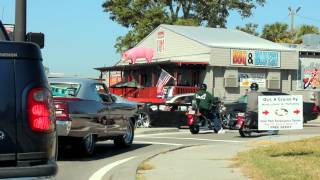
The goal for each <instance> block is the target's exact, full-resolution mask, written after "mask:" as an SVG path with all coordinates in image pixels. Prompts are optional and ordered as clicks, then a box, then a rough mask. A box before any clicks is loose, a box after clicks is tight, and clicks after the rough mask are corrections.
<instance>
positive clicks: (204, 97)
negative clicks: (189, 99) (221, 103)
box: [194, 84, 225, 134]
mask: <svg viewBox="0 0 320 180" xmlns="http://www.w3.org/2000/svg"><path fill="white" fill-rule="evenodd" d="M194 98H195V100H196V102H197V105H198V108H199V112H200V113H201V114H202V115H204V116H205V117H206V118H208V119H210V120H211V122H213V124H214V130H215V131H216V132H217V133H218V134H223V133H225V132H224V130H223V128H222V125H221V121H220V120H219V118H217V117H216V115H215V114H214V112H212V110H211V108H212V104H213V103H214V101H213V96H212V95H211V93H209V92H208V91H207V85H206V84H201V85H200V90H199V91H198V92H196V94H195V97H194Z"/></svg>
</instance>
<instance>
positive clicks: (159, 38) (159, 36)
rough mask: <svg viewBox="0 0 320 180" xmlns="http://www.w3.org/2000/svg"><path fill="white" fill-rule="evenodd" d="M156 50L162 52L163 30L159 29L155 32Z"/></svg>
mask: <svg viewBox="0 0 320 180" xmlns="http://www.w3.org/2000/svg"><path fill="white" fill-rule="evenodd" d="M157 52H158V53H164V31H159V32H158V34H157Z"/></svg>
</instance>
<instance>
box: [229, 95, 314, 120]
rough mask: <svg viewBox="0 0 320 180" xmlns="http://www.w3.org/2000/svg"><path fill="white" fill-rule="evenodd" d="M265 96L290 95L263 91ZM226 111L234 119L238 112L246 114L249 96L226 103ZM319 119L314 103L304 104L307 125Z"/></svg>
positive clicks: (304, 117)
mask: <svg viewBox="0 0 320 180" xmlns="http://www.w3.org/2000/svg"><path fill="white" fill-rule="evenodd" d="M261 93H262V94H263V95H265V96H277V95H289V94H287V93H283V92H276V91H263V92H261ZM224 106H225V107H226V111H227V114H228V116H230V118H232V117H234V115H235V113H236V112H245V111H246V106H247V96H246V95H243V96H241V97H240V98H239V99H238V100H237V101H235V102H229V103H224ZM317 117H318V107H317V106H316V105H315V104H314V103H312V102H305V101H304V102H303V119H304V122H305V123H306V122H307V121H310V120H314V119H316V118H317Z"/></svg>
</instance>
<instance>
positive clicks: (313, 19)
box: [296, 15, 320, 22]
mask: <svg viewBox="0 0 320 180" xmlns="http://www.w3.org/2000/svg"><path fill="white" fill-rule="evenodd" d="M296 16H298V17H300V18H302V19H307V20H310V21H315V22H320V19H316V18H310V17H305V16H300V15H296Z"/></svg>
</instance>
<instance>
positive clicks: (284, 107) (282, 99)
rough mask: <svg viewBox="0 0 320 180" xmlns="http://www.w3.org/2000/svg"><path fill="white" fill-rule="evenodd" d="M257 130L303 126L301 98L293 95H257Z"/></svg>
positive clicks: (300, 127) (298, 127)
mask: <svg viewBox="0 0 320 180" xmlns="http://www.w3.org/2000/svg"><path fill="white" fill-rule="evenodd" d="M258 107H259V115H258V117H259V118H258V119H259V120H258V129H259V130H289V129H302V128H303V98H302V96H301V95H295V96H289V95H284V96H259V106H258Z"/></svg>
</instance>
